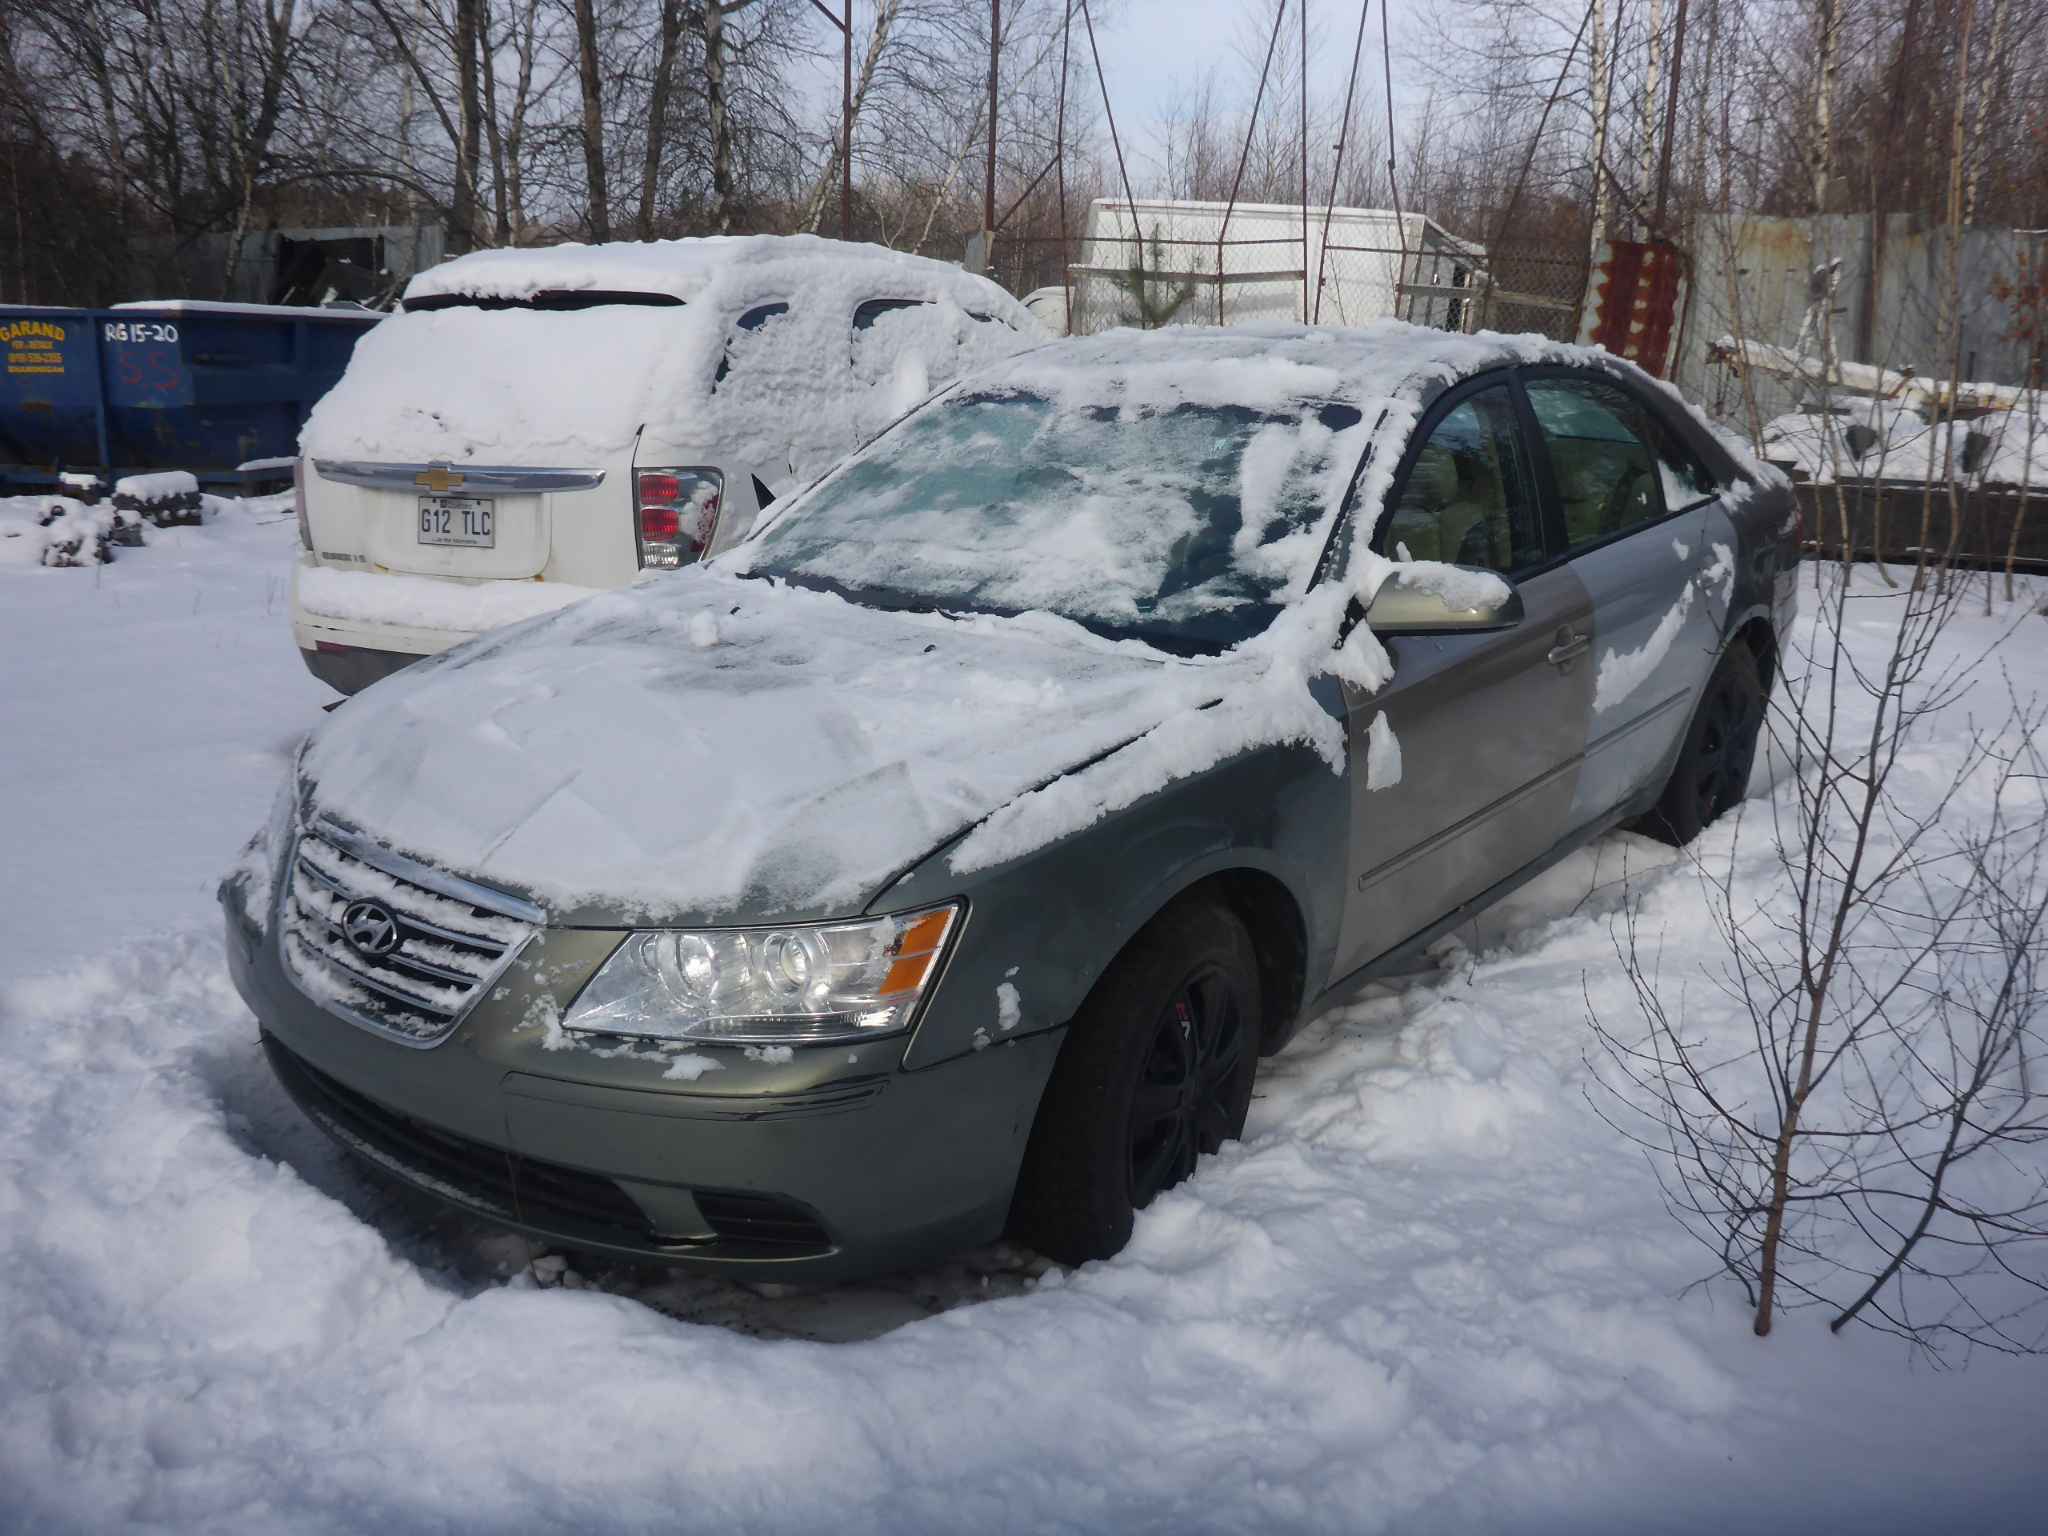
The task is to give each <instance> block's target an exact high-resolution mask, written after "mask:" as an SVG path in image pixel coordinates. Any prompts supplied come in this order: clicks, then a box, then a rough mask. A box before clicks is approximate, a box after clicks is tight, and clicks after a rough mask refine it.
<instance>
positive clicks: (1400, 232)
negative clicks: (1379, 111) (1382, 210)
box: [1380, 0, 1408, 320]
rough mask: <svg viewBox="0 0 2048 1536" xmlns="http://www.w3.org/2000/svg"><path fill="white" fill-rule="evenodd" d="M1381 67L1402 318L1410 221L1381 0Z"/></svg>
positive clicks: (1396, 282)
mask: <svg viewBox="0 0 2048 1536" xmlns="http://www.w3.org/2000/svg"><path fill="white" fill-rule="evenodd" d="M1380 69H1381V72H1382V73H1383V75H1384V76H1385V79H1386V82H1387V191H1388V192H1389V193H1391V194H1392V196H1393V199H1394V235H1395V238H1396V239H1398V240H1399V241H1400V242H1401V265H1400V267H1399V269H1398V270H1397V271H1396V272H1395V274H1394V318H1395V319H1396V320H1398V319H1400V318H1401V285H1402V284H1404V283H1406V282H1407V281H1408V221H1407V219H1405V218H1403V217H1402V215H1401V183H1400V182H1399V181H1398V180H1396V179H1395V177H1394V54H1393V50H1392V48H1391V47H1389V46H1388V43H1387V5H1386V0H1380Z"/></svg>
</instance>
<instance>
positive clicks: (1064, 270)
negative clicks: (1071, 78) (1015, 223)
mask: <svg viewBox="0 0 2048 1536" xmlns="http://www.w3.org/2000/svg"><path fill="white" fill-rule="evenodd" d="M1073 37H1074V0H1067V14H1066V19H1065V20H1064V21H1062V22H1061V23H1060V104H1059V111H1058V113H1057V115H1056V116H1055V117H1054V119H1053V130H1052V152H1053V159H1054V160H1055V162H1057V164H1058V166H1059V189H1060V294H1061V297H1062V299H1063V300H1064V302H1065V304H1066V327H1067V334H1068V335H1069V336H1071V335H1073V334H1074V274H1073V273H1072V272H1071V271H1069V270H1068V266H1069V264H1068V261H1067V45H1068V44H1069V43H1070V42H1072V41H1073Z"/></svg>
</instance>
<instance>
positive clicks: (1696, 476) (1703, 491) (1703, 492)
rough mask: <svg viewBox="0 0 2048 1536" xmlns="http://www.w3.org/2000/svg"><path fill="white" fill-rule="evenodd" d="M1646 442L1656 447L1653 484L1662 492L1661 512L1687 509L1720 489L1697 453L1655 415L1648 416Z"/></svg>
mask: <svg viewBox="0 0 2048 1536" xmlns="http://www.w3.org/2000/svg"><path fill="white" fill-rule="evenodd" d="M1646 414H1648V413H1646ZM1650 441H1651V442H1652V443H1653V444H1654V445H1655V446H1656V449H1657V483H1658V484H1659V485H1660V486H1661V487H1662V488H1663V491H1664V510H1665V511H1667V512H1686V511H1690V510H1691V509H1692V508H1694V507H1696V506H1698V505H1699V504H1700V503H1701V502H1703V501H1711V500H1712V499H1713V498H1714V496H1715V495H1716V494H1717V493H1718V492H1719V491H1720V489H1721V487H1720V484H1719V483H1718V482H1717V481H1716V480H1715V479H1714V476H1713V472H1712V471H1711V470H1709V469H1708V468H1707V466H1706V465H1705V464H1703V463H1701V462H1700V457H1699V455H1698V454H1696V453H1694V452H1693V451H1692V449H1691V448H1689V447H1687V446H1686V443H1685V439H1683V438H1682V437H1680V436H1679V435H1678V434H1677V433H1676V432H1675V431H1673V430H1672V429H1671V427H1670V426H1668V425H1667V424H1666V423H1665V422H1663V421H1662V420H1660V419H1659V418H1658V417H1656V416H1655V415H1650Z"/></svg>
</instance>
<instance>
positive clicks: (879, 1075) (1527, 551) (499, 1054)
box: [222, 323, 1797, 1275]
mask: <svg viewBox="0 0 2048 1536" xmlns="http://www.w3.org/2000/svg"><path fill="white" fill-rule="evenodd" d="M1795 530H1796V519H1795V517H1794V515H1793V513H1792V510H1791V501H1790V497H1789V493H1788V492H1787V490H1786V489H1785V487H1784V485H1783V482H1782V481H1780V480H1779V479H1778V478H1777V477H1776V476H1775V475H1774V473H1773V472H1771V471H1768V470H1766V469H1763V468H1762V467H1761V466H1759V465H1757V464H1755V463H1754V462H1753V461H1750V460H1748V459H1747V458H1746V456H1743V455H1741V454H1739V453H1738V452H1737V451H1735V450H1732V449H1730V448H1728V447H1726V446H1724V445H1723V443H1722V442H1721V441H1720V440H1718V439H1717V438H1716V436H1715V435H1714V433H1713V432H1712V431H1711V429H1710V428H1709V427H1708V426H1707V425H1706V423H1705V422H1704V420H1703V419H1701V418H1699V417H1697V416H1696V415H1695V414H1694V413H1693V412H1691V411H1690V410H1689V409H1688V408H1686V407H1685V406H1684V405H1683V404H1682V403H1681V402H1680V401H1679V400H1678V398H1677V397H1676V396H1675V395H1674V394H1672V393H1670V392H1669V391H1668V390H1666V389H1665V388H1664V387H1663V386H1661V385H1658V384H1656V383H1654V381H1651V380H1648V379H1646V378H1645V377H1644V376H1643V375H1642V374H1640V373H1638V372H1637V371H1635V370H1634V369H1632V368H1630V367H1629V366H1627V365H1626V364H1623V363H1620V362H1617V361H1616V360H1614V359H1612V358H1610V357H1608V356H1606V355H1605V354H1602V353H1596V352H1590V351H1585V350H1582V349H1578V348H1573V347H1567V346H1561V345H1554V344H1551V343H1547V342H1543V341H1541V340H1539V339H1534V338H1506V337H1499V336H1485V335H1482V336H1469V337H1468V336H1455V335H1446V334H1443V333H1439V332H1433V331H1424V330H1417V329H1414V328H1411V327H1407V326H1402V325H1398V324H1392V323H1389V324H1384V325H1381V326H1377V327H1374V328H1371V329H1366V330H1360V331H1308V330H1302V329H1295V328H1290V329H1280V330H1266V331H1260V330H1229V331H1218V330H1194V329H1177V330H1171V331H1163V332H1151V333H1134V332H1118V333H1111V334H1108V335H1103V336H1097V337H1092V338H1088V339H1085V340H1076V341H1071V342H1064V343H1057V344H1054V345H1051V346H1047V347H1044V348H1041V349H1039V350H1037V351H1035V352H1031V353H1027V354H1025V355H1023V356H1020V357H1017V358H1013V359H1011V360H1009V361H1008V362H1006V363H1003V364H1000V365H998V367H997V368H996V369H994V370H993V371H992V372H990V373H988V374H985V375H983V376H981V377H978V378H976V379H974V380H972V381H969V382H967V383H965V384H962V385H959V386H957V387H955V388H954V389H952V390H950V391H948V392H946V393H944V394H942V395H941V396H939V397H938V398H937V399H936V400H934V401H932V402H931V403H929V404H927V405H926V406H924V407H923V408H922V409H920V410H919V411H917V412H915V413H913V414H912V415H911V416H909V417H908V418H907V419H905V420H904V421H902V422H901V423H900V424H898V425H897V426H896V427H894V428H893V429H892V430H890V431H889V432H887V433H886V434H885V435H884V436H882V437H881V438H880V439H879V440H878V441H876V442H875V443H873V444H872V445H870V446H869V447H868V448H867V449H865V450H864V451H862V452H861V453H859V454H857V455H855V456H854V457H853V458H851V459H850V460H849V461H848V462H846V463H845V464H844V465H842V466H841V467H840V468H838V469H837V470H835V471H834V472H833V473H832V474H830V475H829V476H827V477H826V478H825V479H824V480H822V481H821V482H819V483H818V484H817V485H816V486H814V487H813V488H812V489H810V490H809V491H807V492H805V493H804V494H803V495H801V496H799V497H796V498H793V499H792V501H791V502H790V503H789V504H787V505H786V506H783V507H779V508H778V509H777V515H775V516H773V517H772V518H770V519H769V520H767V521H766V522H765V524H764V526H762V527H760V528H759V529H757V530H756V532H755V533H754V535H753V536H752V537H751V538H750V539H749V540H747V541H746V542H745V543H744V544H742V545H740V546H739V547H737V548H736V549H734V550H732V551H731V552H730V553H729V554H728V555H726V556H724V557H722V558H720V559H717V560H713V561H711V562H709V563H706V564H702V565H699V566H695V567H691V568H689V569H685V570H682V571H678V572H673V573H666V574H658V575H656V574H650V575H649V576H647V577H645V578H643V579H642V580H641V581H640V582H639V583H638V584H636V585H635V586H634V587H632V588H631V589H629V590H625V591H620V592H616V593H610V594H606V595H603V596H600V597H597V598H593V599H591V600H590V601H588V602H586V603H583V604H581V605H579V606H578V607H576V608H573V609H570V610H566V611H564V612H562V613H559V614H556V615H552V616H549V617H545V618H541V619H536V620H533V621H530V622H528V623H526V624H523V625H519V626H516V627H514V628H511V629H508V630H505V631H501V632H499V633H498V634H495V635H492V636H489V637H486V638H484V639H481V640H478V641H475V642H473V643H471V644H468V645H466V646H463V647H461V648H459V649H457V650H454V651H452V652H449V653H447V654H446V655H444V656H441V657H439V658H436V659H434V660H432V661H429V662H426V663H424V664H422V665H420V666H418V667H416V668H414V669H412V670H410V671H409V672H407V673H405V674H403V675H402V676H400V677H398V678H395V679H393V680H391V681H390V682H388V683H385V684H383V685H380V686H379V687H378V688H376V689H374V690H372V691H370V692H368V693H366V694H364V695H362V696H361V697H359V698H358V699H356V700H354V701H353V702H351V703H350V704H349V705H348V706H347V707H345V708H344V709H342V710H341V711H340V712H339V713H338V714H336V715H335V716H333V717H332V718H331V719H330V720H328V721H327V722H326V723H325V724H323V725H322V726H321V727H320V728H319V729H318V730H317V731H316V732H315V733H314V734H313V735H312V737H311V738H310V739H309V741H308V742H307V744H306V746H305V748H304V749H303V751H302V753H301V755H300V757H299V759H298V763H297V767H296V771H295V773H294V774H293V776H292V778H291V781H290V782H289V783H288V784H287V786H286V787H285V789H284V792H283V793H282V794H281V795H280V798H279V801H278V804H277V808H276V811H275V813H274V815H273V817H272V820H271V823H270V826H269V828H268V829H267V831H266V832H264V833H263V834H261V835H260V836H259V837H258V838H256V839H255V840H254V841H253V842H252V844H251V846H250V849H249V851H248V853H247V855H246V856H245V858H244V860H243V861H242V863H241V864H240V865H239V866H238V867H237V869H236V871H235V872H233V873H232V874H231V875H230V877H229V879H228V881H227V882H226V883H225V884H224V886H223V888H222V896H223V902H224V905H225V908H226V913H227V927H228V951H229V955H230V958H231V961H232V966H233V971H234V975H235V978H236V981H237V983H238V985H239V986H240V987H241V989H242V992H243V995H244V996H245V997H246V998H247V999H248V1002H249V1004H250V1006H251V1008H252V1009H253V1010H254V1011H255V1014H256V1016H257V1018H258V1020H259V1021H260V1024H261V1034H262V1041H263V1044H264V1047H265V1049H266V1050H267V1051H268V1053H269V1058H270V1060H271V1062H272V1064H273V1065H274V1067H275V1069H276V1071H277V1074H278V1075H279V1077H280V1078H281V1079H282V1080H283V1082H284V1083H285V1085H286V1086H287V1087H288V1088H289V1089H290V1091H291V1093H292V1094H293V1095H294V1096H295V1097H296V1099H297V1100H298V1102H299V1103H300V1104H301V1105H302V1106H303V1107H304V1109H305V1110H306V1112H307V1113H308V1114H309V1115H310V1116H311V1117H312V1118H313V1119H314V1120H316V1121H317V1122H318V1123H319V1124H320V1125H321V1126H323V1127H324V1128H325V1129H327V1130H328V1131H329V1132H331V1133H332V1134H333V1135H335V1136H336V1137H338V1138H340V1139H341V1140H342V1141H343V1142H345V1143H346V1144H347V1145H348V1146H350V1147H352V1148H353V1149H355V1150H356V1151H357V1152H359V1153H360V1154H362V1155H363V1156H364V1157H366V1158H369V1159H371V1160H372V1161H374V1162H376V1163H378V1164H381V1165H382V1166H383V1167H385V1168H386V1169H388V1170H389V1171H391V1172H392V1173H394V1174H396V1175H398V1176H399V1177H401V1178H404V1179H408V1180H411V1181H412V1182H413V1183H415V1184H418V1185H419V1186H421V1187H422V1188H425V1189H428V1190H431V1191H433V1192H434V1193H435V1194H437V1195H440V1196H442V1197H443V1198H445V1199H447V1200H450V1201H453V1202H455V1203H456V1204H458V1205H461V1206H465V1207H467V1208H469V1209H470V1210H472V1211H476V1212H480V1213H483V1214H485V1215H486V1216H488V1217H491V1218H493V1219H496V1220H498V1221H502V1222H504V1223H506V1224H509V1225H515V1226H519V1227H523V1228H526V1229H528V1230H530V1231H533V1232H537V1233H541V1234H544V1235H545V1236H547V1237H549V1238H551V1239H554V1240H557V1241H560V1242H563V1243H565V1244H569V1245H572V1246H576V1247H583V1248H591V1249H601V1250H609V1251H613V1252H620V1253H626V1254H632V1255H639V1256H648V1257H656V1258H661V1259H669V1260H675V1261H679V1262H686V1263H694V1264H697V1265H701V1266H725V1267H748V1266H752V1267H754V1268H756V1269H758V1270H773V1271H776V1272H786V1273H792V1274H796V1273H805V1274H813V1275H824V1274H832V1273H846V1272H850V1271H858V1270H872V1269H876V1268H880V1267H883V1266H887V1265H890V1264H895V1263H899V1262H904V1261H909V1260H912V1259H916V1258H920V1257H926V1256H930V1255H932V1254H934V1253H936V1252H938V1251H941V1250H944V1249H946V1248H949V1247H952V1246H955V1245H962V1244H968V1243H973V1242H976V1241H981V1240H986V1239H988V1238H991V1237H993V1236H995V1235H996V1234H998V1233H1000V1232H1002V1231H1004V1230H1006V1229H1007V1230H1010V1231H1013V1232H1015V1233H1017V1234H1018V1235H1020V1236H1021V1237H1023V1238H1024V1239H1026V1240H1028V1241H1029V1242H1031V1243H1032V1244H1034V1245H1036V1246H1038V1247H1039V1248H1041V1249H1042V1250H1043V1251H1045V1252H1047V1253H1050V1254H1052V1255H1053V1256H1055V1257H1057V1258H1060V1259H1063V1260H1070V1261H1077V1260H1081V1259H1085V1258H1089V1257H1092V1256H1099V1255H1104V1254H1108V1253H1112V1252H1114V1251H1115V1250H1116V1249H1117V1248H1119V1247H1120V1246H1121V1245H1122V1243H1123V1242H1124V1241H1125V1239H1126V1237H1127V1236H1128V1234H1129V1232H1130V1229H1131V1223H1132V1219H1133V1212H1134V1211H1136V1210H1137V1209H1139V1208H1142V1207H1143V1206H1145V1205H1146V1204H1147V1203H1148V1202H1149V1201H1150V1200H1151V1199H1152V1198H1153V1197H1154V1196H1155V1195H1157V1194H1158V1193H1159V1192H1160V1191H1161V1190H1163V1189H1165V1188H1167V1187H1169V1186H1170V1185H1172V1184H1174V1183H1175V1182H1177V1181H1178V1180H1180V1179H1182V1178H1184V1177H1186V1176H1187V1175H1188V1174H1189V1173H1190V1172H1191V1171H1193V1169H1194V1168H1195V1166H1196V1162H1197V1159H1198V1157H1199V1156H1200V1155H1201V1154H1204V1153H1209V1152H1213V1151H1215V1150H1216V1148H1217V1147H1218V1146H1219V1145H1221V1144H1222V1143H1223V1142H1224V1141H1226V1140H1228V1139H1230V1138H1232V1137H1235V1136H1237V1135H1238V1134H1239V1133H1240V1132H1241V1130H1242V1127H1243V1124H1244V1118H1245V1112H1246V1106H1247V1103H1248V1101H1249V1099H1250V1095H1251V1090H1252V1082H1253V1077H1254V1074H1255V1072H1256V1069H1257V1061H1258V1058H1259V1056H1260V1055H1261V1054H1263V1053H1269V1052H1271V1051H1273V1050H1275V1049H1277V1048H1278V1047H1279V1046H1280V1045H1281V1044H1282V1043H1284V1042H1285V1040H1286V1039H1287V1038H1288V1036H1289V1033H1290V1032H1291V1030H1292V1029H1293V1028H1294V1026H1295V1024H1296V1022H1297V1021H1298V1020H1299V1019H1301V1018H1302V1017H1303V1016H1304V1015H1305V1014H1307V1013H1308V1012H1309V1011H1311V1010H1313V1009H1314V1008H1316V1007H1317V1006H1318V1005H1319V1004H1320V1003H1321V1002H1322V1001H1323V1000H1324V999H1326V998H1328V997H1331V996H1332V995H1334V994H1336V993H1338V992H1340V991H1342V990H1343V989H1346V988H1349V987H1351V986H1353V985H1355V984H1356V983H1357V982H1359V981H1360V980H1362V979H1364V978H1367V977H1370V976H1373V975H1375V974H1379V973H1382V972H1384V971H1386V970H1387V969H1389V968H1390V967H1397V966H1400V965H1402V964H1404V963H1406V962H1407V961H1408V960H1409V959H1410V958H1411V957H1412V956H1414V955H1415V954H1416V953H1417V952H1418V951H1419V950H1420V949H1422V948H1423V947H1425V946H1427V945H1428V944H1429V943H1431V942H1432V941H1433V939H1434V938H1435V937H1437V936H1438V935H1440V934H1441V933H1443V932H1444V931H1446V930H1447V928H1448V927H1449V926H1451V925H1453V924H1455V923H1457V922H1459V921H1460V920H1461V919H1463V918H1464V917H1465V916H1467V915H1469V914H1470V912H1471V911H1472V910H1473V909H1475V908H1476V907H1478V906H1481V905H1483V904H1485V903H1487V902H1490V901H1492V900H1494V899H1496V898H1497V897H1499V896H1500V895H1502V894H1503V893H1504V892H1506V891H1508V890H1510V889H1512V888H1513V887H1515V886H1516V885H1517V884H1518V883H1520V882H1522V881H1524V880H1526V879H1528V878H1529V877H1530V876H1531V875H1533V874H1534V873H1536V872H1537V871H1540V870H1542V869H1543V868H1545V867H1546V866H1547V865H1549V864H1550V863H1551V862H1553V861H1554V860H1556V859H1557V858H1558V857H1560V856H1561V855H1562V854H1563V853H1564V852H1565V851H1567V850H1569V849H1570V848H1572V847H1574V846H1576V845H1578V844H1580V843H1583V842H1584V841H1586V840H1587V839H1589V838H1592V837H1594V836H1596V835H1598V834H1599V833H1601V832H1602V831H1604V830H1606V829H1607V828H1610V827H1613V826H1615V825H1617V824H1619V823H1622V822H1625V821H1630V820H1633V819H1636V818H1647V819H1648V820H1649V822H1650V823H1651V824H1653V825H1654V826H1656V827H1657V828H1659V829H1660V830H1662V831H1663V832H1664V833H1665V834H1666V835H1668V836H1671V837H1674V838H1678V839H1684V838H1689V837H1691V836H1692V835H1694V834H1695V833H1697V832H1698V830H1699V829H1700V827H1701V826H1702V825H1703V824H1704V823H1706V822H1707V821H1709V820H1711V819H1712V818H1713V817H1714V816H1716V815H1717V814H1719V813H1720V812H1721V811H1723V810H1725V809H1726V808H1728V807H1729V806H1730V805H1731V804H1732V803H1733V802H1734V801H1735V800H1736V799H1737V798H1738V797H1740V796H1741V794H1742V793H1743V792H1744V788H1745V785H1746V782H1747V778H1748V774H1749V768H1750V761H1751V754H1752V752H1753V749H1754V745H1755V741H1756V735H1757V729H1758V723H1759V719H1760V716H1761V712H1762V708H1763V704H1764V699H1765V695H1766V691H1767V690H1768V688H1769V687H1770V685H1771V681H1772V676H1773V673H1774V672H1775V670H1776V661H1777V656H1778V653H1779V637H1780V635H1781V634H1782V633H1783V630H1784V627H1785V625H1786V623H1787V622H1788V621H1789V619H1790V616H1791V609H1792V603H1793V592H1794V573H1793V564H1792V562H1793V560H1794V558H1795V555H1796V548H1797V546H1796V543H1795Z"/></svg>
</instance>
